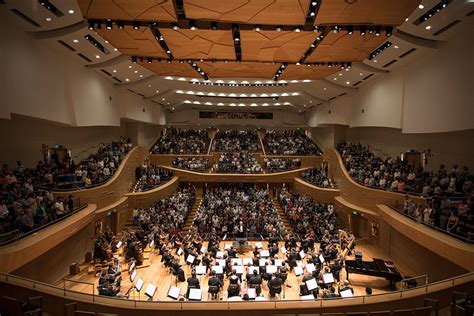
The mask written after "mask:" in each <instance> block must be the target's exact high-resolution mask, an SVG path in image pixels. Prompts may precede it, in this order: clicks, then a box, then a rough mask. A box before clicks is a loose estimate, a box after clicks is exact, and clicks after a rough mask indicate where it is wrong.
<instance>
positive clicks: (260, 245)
mask: <svg viewBox="0 0 474 316" xmlns="http://www.w3.org/2000/svg"><path fill="white" fill-rule="evenodd" d="M255 247H257V249H262V248H263V246H262V243H261V242H256V243H255Z"/></svg>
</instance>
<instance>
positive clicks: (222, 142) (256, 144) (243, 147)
mask: <svg viewBox="0 0 474 316" xmlns="http://www.w3.org/2000/svg"><path fill="white" fill-rule="evenodd" d="M212 146H213V149H212V150H213V151H217V152H235V153H237V152H240V151H246V152H260V151H261V145H260V140H259V139H258V136H257V133H256V132H255V131H219V132H217V134H216V137H215V139H214V143H213V144H212Z"/></svg>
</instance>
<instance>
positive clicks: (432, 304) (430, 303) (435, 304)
mask: <svg viewBox="0 0 474 316" xmlns="http://www.w3.org/2000/svg"><path fill="white" fill-rule="evenodd" d="M424 306H425V307H426V306H430V307H431V308H432V310H433V311H434V312H435V316H438V309H439V301H438V300H437V299H433V298H425V304H424Z"/></svg>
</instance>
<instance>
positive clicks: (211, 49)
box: [160, 29, 235, 59]
mask: <svg viewBox="0 0 474 316" xmlns="http://www.w3.org/2000/svg"><path fill="white" fill-rule="evenodd" d="M160 32H161V34H162V35H163V37H164V38H165V41H166V44H168V47H169V49H170V50H171V53H172V54H173V57H174V58H177V59H186V58H191V59H195V58H197V59H200V58H202V59H235V49H234V45H233V39H232V32H231V31H230V30H228V31H212V30H190V29H179V30H173V29H160Z"/></svg>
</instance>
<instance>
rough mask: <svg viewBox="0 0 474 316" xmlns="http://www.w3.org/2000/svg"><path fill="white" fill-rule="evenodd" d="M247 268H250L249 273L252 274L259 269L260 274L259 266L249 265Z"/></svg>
mask: <svg viewBox="0 0 474 316" xmlns="http://www.w3.org/2000/svg"><path fill="white" fill-rule="evenodd" d="M247 270H248V272H249V274H251V275H253V272H254V271H257V274H260V269H259V267H248V269H247Z"/></svg>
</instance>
